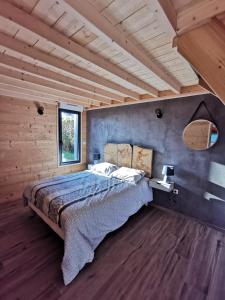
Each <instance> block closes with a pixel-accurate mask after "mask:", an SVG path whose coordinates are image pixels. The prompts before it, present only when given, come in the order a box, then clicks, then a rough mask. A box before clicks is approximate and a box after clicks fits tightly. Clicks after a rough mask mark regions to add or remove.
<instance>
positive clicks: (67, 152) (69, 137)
mask: <svg viewBox="0 0 225 300" xmlns="http://www.w3.org/2000/svg"><path fill="white" fill-rule="evenodd" d="M80 119H81V117H80V112H77V111H72V110H67V109H62V108H59V159H60V165H65V164H73V163H78V162H80V161H81V154H80V152H81V151H80V145H81V137H80V123H81V122H80Z"/></svg>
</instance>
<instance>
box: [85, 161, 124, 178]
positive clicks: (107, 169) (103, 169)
mask: <svg viewBox="0 0 225 300" xmlns="http://www.w3.org/2000/svg"><path fill="white" fill-rule="evenodd" d="M117 169H118V167H117V166H116V165H113V164H110V163H108V162H103V163H99V164H96V165H93V166H92V167H91V171H93V172H97V173H100V174H103V175H106V176H109V175H110V174H111V173H112V172H114V171H116V170H117Z"/></svg>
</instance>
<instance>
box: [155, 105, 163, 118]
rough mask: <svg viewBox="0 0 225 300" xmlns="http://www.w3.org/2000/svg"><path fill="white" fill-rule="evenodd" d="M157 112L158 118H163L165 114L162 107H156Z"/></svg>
mask: <svg viewBox="0 0 225 300" xmlns="http://www.w3.org/2000/svg"><path fill="white" fill-rule="evenodd" d="M155 114H156V117H157V118H158V119H161V118H162V116H163V113H162V110H161V109H160V108H156V110H155Z"/></svg>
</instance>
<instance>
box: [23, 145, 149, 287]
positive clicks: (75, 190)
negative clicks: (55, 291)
mask: <svg viewBox="0 0 225 300" xmlns="http://www.w3.org/2000/svg"><path fill="white" fill-rule="evenodd" d="M104 149H105V150H104V160H105V161H107V162H108V164H107V163H105V164H99V165H98V166H95V167H94V168H93V169H92V170H86V171H82V172H78V173H73V174H69V175H65V176H58V177H54V178H50V179H44V180H41V181H37V182H33V183H32V184H30V185H28V186H27V187H26V189H25V191H24V199H25V202H26V204H27V205H28V206H29V207H30V208H31V209H32V210H34V211H35V212H36V213H37V214H38V215H39V216H40V217H41V218H42V219H43V220H44V221H45V222H46V223H47V224H48V225H49V226H50V227H51V228H52V229H53V230H54V231H55V232H56V233H57V234H58V235H59V236H60V237H61V238H62V239H64V257H63V261H62V273H63V279H64V283H65V285H67V284H69V283H70V282H71V281H72V280H73V279H74V278H75V277H76V276H77V274H78V273H79V271H80V270H81V269H82V268H83V267H84V265H85V264H86V263H88V262H91V261H92V260H93V259H94V250H95V249H96V247H97V246H98V245H99V244H100V242H101V241H102V240H103V239H104V237H105V236H106V235H107V234H108V233H109V232H112V231H113V230H115V229H117V228H119V227H120V226H122V225H123V224H124V223H125V222H126V221H127V219H128V218H129V217H130V216H131V215H133V214H134V213H136V212H137V211H138V210H139V209H140V208H141V207H142V206H143V205H144V204H146V203H148V202H150V201H152V190H151V187H149V184H148V178H147V177H145V176H144V174H147V175H148V176H150V175H151V174H150V173H151V162H152V150H151V149H144V148H140V147H137V146H133V147H131V146H130V145H127V144H107V145H105V148H104ZM112 163H114V164H112ZM102 165H104V167H105V169H104V170H102V167H100V166H102ZM106 166H107V167H106ZM117 166H118V167H117ZM119 167H121V168H119ZM131 167H132V169H130V168H131ZM137 169H138V170H137ZM140 170H141V171H140Z"/></svg>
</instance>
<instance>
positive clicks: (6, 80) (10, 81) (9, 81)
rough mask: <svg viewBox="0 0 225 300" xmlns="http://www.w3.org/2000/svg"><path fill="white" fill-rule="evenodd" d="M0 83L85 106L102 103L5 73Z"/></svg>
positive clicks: (0, 76)
mask: <svg viewBox="0 0 225 300" xmlns="http://www.w3.org/2000/svg"><path fill="white" fill-rule="evenodd" d="M0 85H7V86H14V87H15V88H17V90H21V91H24V90H29V91H31V94H32V93H36V94H37V95H40V97H42V96H43V95H47V96H48V97H49V98H53V99H56V100H57V101H59V102H60V101H61V102H76V101H77V102H79V104H81V105H83V106H85V105H86V104H87V105H91V104H92V105H95V106H100V105H101V103H100V102H94V101H92V100H89V99H86V100H84V99H82V98H80V97H77V96H73V95H72V96H71V95H68V94H67V93H63V92H59V91H55V90H53V89H49V88H46V87H43V86H37V85H35V84H32V83H28V82H25V81H21V80H18V79H14V78H11V77H8V76H5V75H2V74H0Z"/></svg>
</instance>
